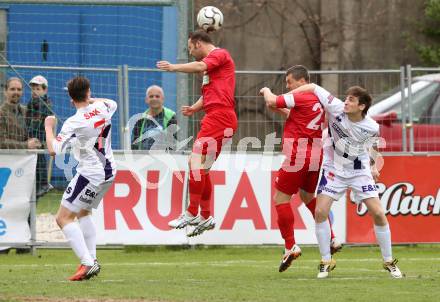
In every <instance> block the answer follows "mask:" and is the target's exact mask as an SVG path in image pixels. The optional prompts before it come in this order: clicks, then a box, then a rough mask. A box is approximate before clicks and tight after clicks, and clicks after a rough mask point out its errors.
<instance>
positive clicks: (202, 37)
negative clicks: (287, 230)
mask: <svg viewBox="0 0 440 302" xmlns="http://www.w3.org/2000/svg"><path fill="white" fill-rule="evenodd" d="M188 50H189V53H190V55H192V56H193V57H194V58H195V59H196V61H194V62H190V63H185V64H171V63H169V62H167V61H159V62H157V64H156V65H157V68H159V69H161V70H165V71H178V72H185V73H201V72H203V74H204V75H203V83H202V96H201V97H200V99H199V100H198V101H197V102H196V103H194V104H193V105H192V106H182V113H183V115H185V116H191V115H193V114H194V113H195V112H198V111H200V110H204V111H205V113H206V115H205V116H204V118H203V119H202V121H201V123H200V125H201V128H200V131H199V133H198V135H197V138H196V140H195V142H194V146H193V150H192V153H191V157H190V163H189V165H190V175H189V195H190V202H189V206H188V208H187V209H186V211H185V212H184V213H183V214H182V215H180V217H179V218H177V219H175V220H172V221H170V222H169V226H170V227H172V228H176V229H181V228H184V227H186V226H187V225H194V226H195V228H194V230H192V231H191V232H190V233H188V235H187V236H190V237H191V236H196V235H200V234H202V233H203V232H204V231H206V230H211V229H213V228H214V227H215V221H214V218H213V217H212V216H211V210H210V209H211V200H210V198H211V191H212V184H211V180H210V177H209V169H210V168H211V166H212V164H213V162H214V161H215V160H216V159H217V157H218V155H219V153H220V151H221V148H222V146H223V144H224V143H225V142H226V141H228V140H229V139H231V137H232V136H233V134H234V132H235V131H236V129H237V115H236V114H235V100H234V90H235V64H234V61H233V60H232V58H231V56H230V54H229V52H228V51H227V50H226V49H222V48H217V47H216V46H215V45H214V44H213V42H212V40H211V37H210V36H209V34H208V33H206V32H205V31H202V30H197V31H195V32H193V33H191V34H190V36H189V39H188ZM199 207H200V209H201V211H200V215H199Z"/></svg>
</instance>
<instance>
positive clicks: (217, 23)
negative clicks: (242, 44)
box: [197, 6, 223, 32]
mask: <svg viewBox="0 0 440 302" xmlns="http://www.w3.org/2000/svg"><path fill="white" fill-rule="evenodd" d="M197 24H199V27H200V28H202V29H203V30H205V31H206V32H210V31H216V30H219V29H220V27H222V25H223V14H222V12H221V11H220V10H219V9H218V8H217V7H214V6H205V7H202V9H201V10H200V11H199V13H198V14H197Z"/></svg>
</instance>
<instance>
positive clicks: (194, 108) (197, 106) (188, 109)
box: [181, 97, 203, 116]
mask: <svg viewBox="0 0 440 302" xmlns="http://www.w3.org/2000/svg"><path fill="white" fill-rule="evenodd" d="M202 109H203V97H200V98H199V99H198V100H197V102H195V103H194V104H192V105H191V106H182V108H181V110H182V114H183V115H184V116H191V115H193V114H194V113H196V112H199V111H200V110H202Z"/></svg>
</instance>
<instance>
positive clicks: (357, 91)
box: [347, 86, 372, 117]
mask: <svg viewBox="0 0 440 302" xmlns="http://www.w3.org/2000/svg"><path fill="white" fill-rule="evenodd" d="M347 95H352V96H355V97H357V98H358V99H359V105H365V108H364V110H362V116H364V117H365V116H366V115H367V112H368V109H370V106H371V102H372V99H371V95H370V94H369V93H368V91H367V90H366V89H365V88H362V87H360V86H352V87H350V88H348V89H347Z"/></svg>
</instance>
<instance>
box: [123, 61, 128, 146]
mask: <svg viewBox="0 0 440 302" xmlns="http://www.w3.org/2000/svg"><path fill="white" fill-rule="evenodd" d="M122 70H123V78H124V97H123V100H124V102H123V104H124V105H123V107H124V112H123V114H124V118H123V120H124V124H123V125H124V147H123V149H124V150H129V149H130V127H129V125H128V120H129V119H130V107H129V106H130V100H129V98H130V93H129V85H130V84H129V78H128V65H127V64H124V65H123V67H122Z"/></svg>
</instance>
